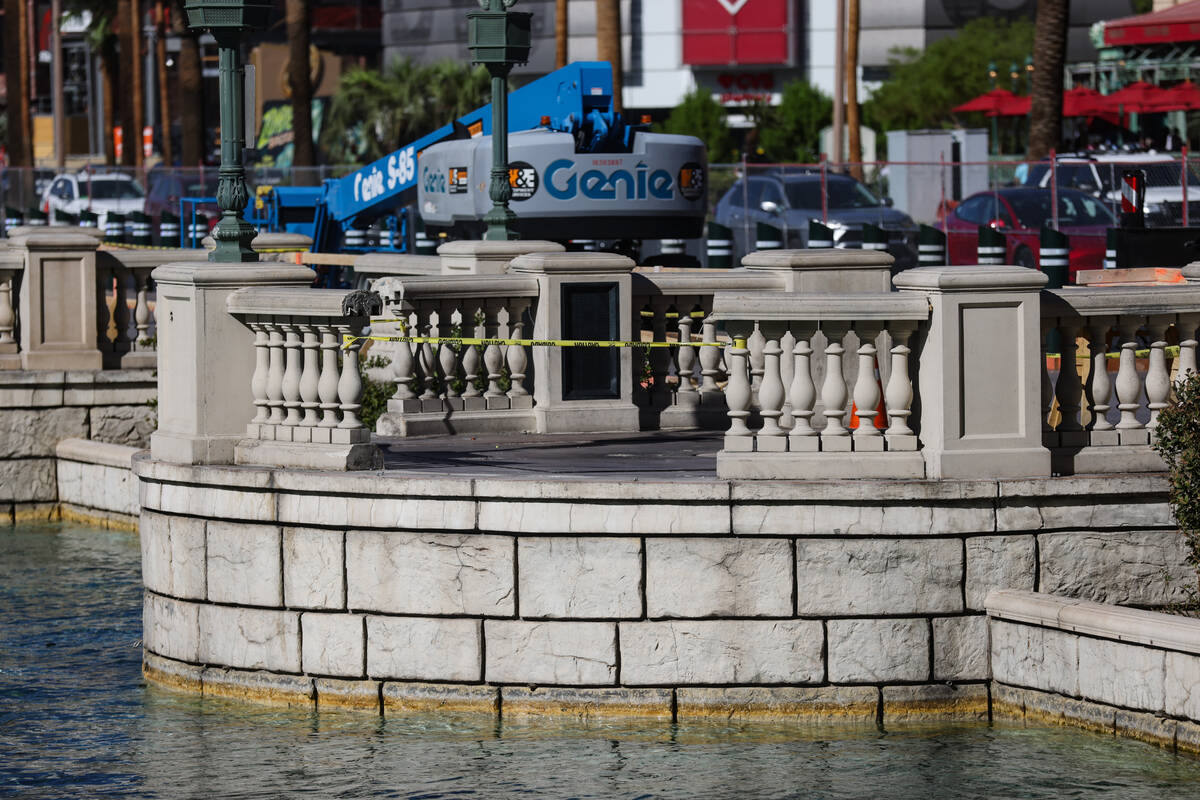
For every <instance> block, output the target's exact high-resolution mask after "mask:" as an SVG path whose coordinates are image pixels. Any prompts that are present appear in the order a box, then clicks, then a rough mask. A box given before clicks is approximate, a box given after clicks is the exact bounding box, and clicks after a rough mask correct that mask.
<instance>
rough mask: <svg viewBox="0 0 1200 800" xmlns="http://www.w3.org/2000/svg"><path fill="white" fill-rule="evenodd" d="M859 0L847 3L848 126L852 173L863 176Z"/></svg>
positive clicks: (849, 0)
mask: <svg viewBox="0 0 1200 800" xmlns="http://www.w3.org/2000/svg"><path fill="white" fill-rule="evenodd" d="M858 27H859V26H858V0H847V3H846V127H847V128H848V129H849V135H850V142H849V144H850V153H849V156H848V158H849V160H850V163H851V166H850V174H851V175H853V176H854V177H855V178H856V179H857V180H860V181H861V180H862V178H863V168H862V160H863V154H862V130H861V129H860V128H859V119H858Z"/></svg>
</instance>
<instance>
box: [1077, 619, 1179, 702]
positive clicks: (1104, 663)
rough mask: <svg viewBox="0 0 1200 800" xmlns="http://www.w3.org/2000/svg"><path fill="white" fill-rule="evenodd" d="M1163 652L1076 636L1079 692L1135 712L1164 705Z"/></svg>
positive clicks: (1092, 698)
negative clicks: (1077, 640)
mask: <svg viewBox="0 0 1200 800" xmlns="http://www.w3.org/2000/svg"><path fill="white" fill-rule="evenodd" d="M1165 655H1166V654H1165V653H1164V652H1163V651H1162V650H1153V649H1151V648H1149V647H1140V646H1138V645H1132V644H1124V643H1122V642H1111V641H1107V640H1104V639H1092V638H1089V637H1086V636H1082V637H1080V638H1079V694H1080V695H1082V696H1083V697H1085V698H1087V699H1089V700H1096V701H1097V702H1101V703H1107V704H1108V705H1113V706H1123V707H1125V708H1133V709H1137V710H1139V711H1162V710H1163V707H1164V706H1165V686H1164V684H1163V667H1164V662H1165Z"/></svg>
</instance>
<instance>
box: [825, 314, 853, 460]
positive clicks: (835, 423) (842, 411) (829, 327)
mask: <svg viewBox="0 0 1200 800" xmlns="http://www.w3.org/2000/svg"><path fill="white" fill-rule="evenodd" d="M821 330H822V332H824V334H825V337H826V339H827V343H826V345H825V382H824V384H823V385H822V386H821V404H822V405H823V406H824V407H825V408H824V411H823V412H822V413H823V414H824V415H825V428H824V429H823V430H822V431H821V449H822V450H826V451H831V452H836V451H842V452H844V451H847V450H849V449H850V447H851V442H850V435H849V434H850V432H849V431H847V430H846V426H845V424H844V423H843V422H842V418H843V417H844V416H845V415H846V400H847V396H846V394H847V393H846V379H845V377H844V376H843V375H842V355H843V354H844V353H845V352H846V349H845V348H844V347H843V346H842V337H844V336H845V335H846V331H847V330H848V326H847V325H845V324H844V323H822V325H821Z"/></svg>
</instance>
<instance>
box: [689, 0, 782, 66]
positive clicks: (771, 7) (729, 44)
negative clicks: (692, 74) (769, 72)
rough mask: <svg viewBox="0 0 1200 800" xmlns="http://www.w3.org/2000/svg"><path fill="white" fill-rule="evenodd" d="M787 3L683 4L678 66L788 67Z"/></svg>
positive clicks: (721, 0)
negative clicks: (737, 65)
mask: <svg viewBox="0 0 1200 800" xmlns="http://www.w3.org/2000/svg"><path fill="white" fill-rule="evenodd" d="M794 5H795V4H794V3H793V2H790V0H683V63H685V64H691V65H694V66H725V65H731V64H790V63H791V58H792V48H791V43H792V27H791V22H792V20H791V9H792V7H793V6H794Z"/></svg>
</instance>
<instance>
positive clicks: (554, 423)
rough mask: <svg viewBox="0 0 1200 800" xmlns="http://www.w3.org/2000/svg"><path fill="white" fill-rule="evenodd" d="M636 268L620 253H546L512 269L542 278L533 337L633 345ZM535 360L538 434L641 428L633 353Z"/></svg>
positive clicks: (550, 350) (546, 355) (586, 351)
mask: <svg viewBox="0 0 1200 800" xmlns="http://www.w3.org/2000/svg"><path fill="white" fill-rule="evenodd" d="M513 244H516V243H515V242H514V243H513ZM633 267H634V263H633V260H632V259H629V258H626V257H625V256H621V255H617V254H615V253H544V252H543V253H531V254H528V255H523V256H520V257H519V258H517V259H515V260H514V261H513V262H512V266H511V267H510V269H509V271H510V272H512V273H514V274H520V275H532V276H535V277H536V278H537V281H538V302H537V313H536V316H535V318H534V323H533V336H532V338H534V339H543V340H544V339H590V340H622V341H629V340H630V337H632V336H634V335H635V334H634V328H633V311H632V300H631V296H630V272H631V271H632V270H633ZM532 357H533V377H534V391H533V396H534V418H535V420H536V424H537V431H538V433H602V432H608V431H626V432H628V431H635V430H637V429H638V409H637V406H635V405H634V403H633V359H632V358H631V353H630V351H629V349H628V348H600V347H587V348H584V347H574V348H566V347H534V348H533V354H532Z"/></svg>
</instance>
